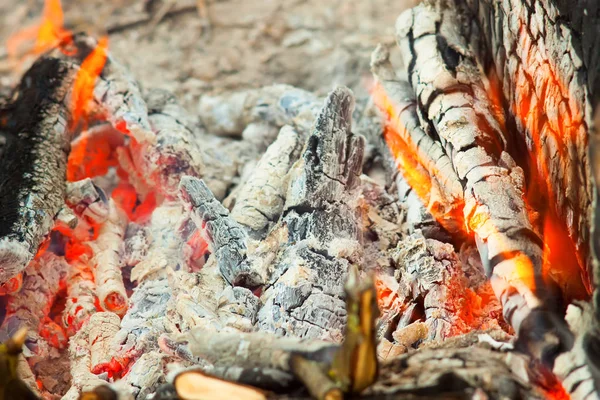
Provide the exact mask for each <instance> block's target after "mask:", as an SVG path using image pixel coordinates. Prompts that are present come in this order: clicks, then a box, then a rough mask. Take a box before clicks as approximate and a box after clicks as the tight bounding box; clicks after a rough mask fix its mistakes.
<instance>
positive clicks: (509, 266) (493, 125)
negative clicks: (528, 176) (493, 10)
mask: <svg viewBox="0 0 600 400" xmlns="http://www.w3.org/2000/svg"><path fill="white" fill-rule="evenodd" d="M414 21H422V22H414ZM425 21H427V22H425ZM397 26H398V29H399V30H398V41H399V44H400V49H401V51H402V54H403V56H404V57H405V59H406V60H407V63H408V64H409V65H410V67H409V70H408V74H409V79H410V81H411V84H412V87H413V88H414V90H415V92H416V95H417V102H418V104H419V109H420V110H421V112H420V118H421V119H422V121H423V123H424V124H431V126H432V128H434V129H435V132H436V134H437V135H439V140H440V141H441V143H442V145H444V147H445V148H446V152H447V153H450V154H452V164H453V165H454V167H455V169H456V172H457V175H458V178H459V179H461V180H462V181H463V182H464V184H463V185H464V193H465V208H464V214H465V221H466V224H467V227H468V229H469V230H472V231H473V232H474V233H475V235H476V236H475V238H476V241H477V244H478V247H479V249H480V250H479V251H480V254H482V255H483V256H482V259H483V261H484V266H485V267H486V270H487V271H488V273H489V274H491V275H492V286H493V287H494V290H495V292H496V295H497V296H498V298H500V299H501V301H502V303H503V308H504V316H505V318H506V319H507V320H508V321H509V322H510V323H511V325H512V326H513V327H514V329H515V330H516V331H517V332H519V330H520V326H521V323H522V321H523V320H525V319H526V318H527V317H528V316H529V315H530V312H531V311H530V310H531V309H533V308H542V309H546V310H549V311H555V310H556V309H555V306H554V305H553V300H552V299H551V295H552V293H551V292H549V291H548V290H547V285H546V284H545V282H544V276H543V275H542V253H543V251H542V247H541V243H542V242H541V239H540V238H539V236H538V235H537V234H536V233H535V231H534V230H533V227H532V225H531V222H530V221H529V217H528V214H527V209H526V205H525V204H524V202H523V192H522V190H523V189H522V186H521V185H522V184H521V182H523V180H524V178H523V176H522V170H521V169H520V168H518V167H517V166H516V164H515V162H514V160H513V159H512V158H511V157H510V155H509V154H508V153H506V151H505V150H506V146H507V144H506V142H507V139H506V138H505V136H504V133H503V125H504V121H503V120H498V119H497V118H498V116H497V112H495V111H494V109H493V104H492V103H491V101H490V99H489V98H488V95H487V93H486V90H485V87H484V85H483V79H482V77H481V76H480V75H479V69H478V65H477V61H476V60H475V59H474V58H473V57H472V56H471V55H470V52H469V49H468V42H467V41H466V40H465V39H464V37H463V36H462V35H463V33H462V32H461V31H460V24H459V23H458V16H457V14H456V13H455V11H454V10H452V9H450V8H444V7H443V6H441V5H440V4H438V5H437V6H436V8H435V9H434V8H433V7H427V6H419V7H416V8H414V9H412V10H411V11H409V12H407V13H406V14H403V15H402V16H401V17H400V18H399V19H398V22H397ZM439 26H443V28H444V29H443V30H440V28H439ZM415 30H418V32H416V33H415ZM417 37H419V41H418V45H417V43H416V42H415V39H414V38H417ZM446 40H447V41H450V40H452V42H443V41H446ZM440 41H442V42H441V43H442V44H439V43H438V42H440ZM444 52H445V53H444ZM431 60H435V63H434V62H432V61H431ZM432 69H434V70H433V71H432ZM500 196H504V197H500ZM525 334H526V333H525V332H520V336H524V335H525Z"/></svg>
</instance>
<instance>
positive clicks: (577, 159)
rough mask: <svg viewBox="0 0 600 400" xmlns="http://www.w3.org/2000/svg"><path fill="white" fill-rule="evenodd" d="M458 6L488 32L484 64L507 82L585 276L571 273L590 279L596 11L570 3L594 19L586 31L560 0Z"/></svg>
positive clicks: (535, 166) (536, 167)
mask: <svg viewBox="0 0 600 400" xmlns="http://www.w3.org/2000/svg"><path fill="white" fill-rule="evenodd" d="M459 3H466V5H467V7H468V8H469V9H470V10H471V11H472V13H473V15H474V16H475V17H476V18H477V20H478V22H479V25H480V26H481V31H482V32H483V33H484V35H483V38H484V39H485V45H486V46H485V47H484V48H483V49H482V51H481V53H482V54H481V55H480V58H481V59H482V60H485V62H486V65H485V67H486V69H487V71H490V70H494V71H495V73H496V74H497V76H498V77H499V79H500V82H501V88H502V92H503V94H504V98H505V99H506V101H507V103H508V104H507V105H508V109H509V110H510V112H511V114H512V115H513V117H514V119H515V122H516V125H517V128H518V131H519V133H520V135H521V137H522V140H523V141H524V142H525V145H526V148H527V151H528V152H529V153H530V154H531V156H532V158H533V160H532V163H531V164H532V165H531V168H532V170H533V171H532V173H533V174H536V173H537V176H535V175H534V176H532V179H536V180H538V181H539V183H538V184H539V187H540V188H541V190H542V191H543V192H545V193H546V195H547V196H548V198H549V200H547V201H548V202H549V205H550V208H551V209H553V211H554V212H555V213H557V215H558V216H559V217H560V220H561V221H562V224H563V225H564V226H566V229H567V230H568V234H569V236H570V237H571V240H572V241H573V242H574V243H575V245H576V247H577V252H576V257H577V261H578V263H579V267H580V271H573V272H572V273H573V274H574V275H575V274H577V272H579V273H580V274H581V275H583V279H584V281H586V280H587V279H588V278H587V270H586V269H587V268H586V265H587V262H588V260H587V256H588V244H587V243H588V241H589V230H590V229H589V221H588V216H587V215H588V212H589V208H590V205H591V201H592V182H591V179H590V177H591V169H590V163H589V158H588V138H589V129H590V127H591V119H592V109H591V105H592V104H591V98H592V96H594V95H595V96H596V97H597V96H599V94H598V93H595V94H593V93H590V88H591V87H592V86H593V85H589V84H590V83H592V82H590V81H588V79H591V78H593V77H594V75H596V76H597V71H598V66H597V65H594V63H593V62H592V63H590V58H592V57H593V56H592V54H596V57H597V54H598V53H599V52H600V48H598V46H596V47H595V48H593V47H590V46H589V44H591V43H590V42H593V41H594V40H596V41H597V39H594V38H593V36H594V35H592V36H588V35H589V32H590V30H594V29H597V26H598V14H597V11H596V12H595V13H594V8H595V9H596V10H597V5H594V4H592V3H594V2H590V4H587V5H586V4H585V2H584V1H578V2H573V3H571V4H569V7H568V8H569V9H571V10H566V11H569V13H572V14H581V13H584V14H585V15H586V16H587V17H586V20H587V22H588V23H589V24H588V23H586V25H580V24H579V22H581V20H579V21H569V19H570V18H569V16H568V14H563V13H561V12H560V11H559V8H557V6H556V4H557V3H559V1H553V0H543V1H533V2H529V1H520V0H519V1H517V0H511V1H497V0H482V1H472V0H466V1H464V2H459ZM560 3H562V4H564V2H562V1H561V2H560ZM572 22H575V25H574V24H573V23H572ZM577 25H579V26H577ZM574 28H578V29H580V30H575V29H574ZM584 31H587V33H586V34H585V35H582V32H584ZM583 42H586V43H588V45H587V46H585V47H584V46H582V44H583ZM584 52H586V53H587V57H586V56H585V55H584ZM597 82H598V81H597V79H596V84H595V86H596V87H597ZM541 194H542V193H540V195H541ZM588 290H589V287H588Z"/></svg>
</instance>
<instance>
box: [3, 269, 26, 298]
mask: <svg viewBox="0 0 600 400" xmlns="http://www.w3.org/2000/svg"><path fill="white" fill-rule="evenodd" d="M22 285H23V273H20V274H18V275H17V276H15V277H14V278H11V279H9V280H8V282H6V283H5V284H4V285H1V286H0V296H5V295H7V294H13V293H17V292H18V291H19V290H21V286H22Z"/></svg>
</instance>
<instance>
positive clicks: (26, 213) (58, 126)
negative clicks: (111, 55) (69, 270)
mask: <svg viewBox="0 0 600 400" xmlns="http://www.w3.org/2000/svg"><path fill="white" fill-rule="evenodd" d="M74 78H75V70H74V68H72V67H71V66H70V65H69V64H68V63H65V62H63V61H61V60H60V59H57V58H52V57H44V58H41V59H40V60H39V61H37V62H36V63H35V64H34V65H33V66H32V67H31V68H30V69H29V71H28V72H27V73H26V74H25V75H24V77H23V79H22V82H21V85H20V86H19V87H18V89H17V92H16V93H17V96H18V97H17V98H16V100H15V101H14V102H13V103H11V104H9V105H8V106H7V108H6V109H4V110H0V115H1V116H2V118H3V122H2V124H1V125H0V133H1V134H2V136H3V137H4V138H5V139H6V145H5V147H4V150H3V154H2V157H1V158H0V283H4V282H6V281H7V280H8V279H10V278H11V277H13V276H14V275H15V274H17V273H19V272H20V271H22V270H23V269H24V268H25V267H26V265H27V263H28V262H29V261H30V260H31V259H32V258H33V256H34V255H35V253H36V252H37V248H38V246H39V245H40V243H41V241H42V239H43V238H44V236H45V235H46V234H47V233H48V232H49V230H50V228H51V227H52V224H53V220H54V217H55V216H56V214H57V213H58V212H59V210H60V208H61V207H62V205H63V204H64V202H63V201H64V200H63V199H64V194H65V173H66V163H67V155H68V152H69V142H70V140H71V135H70V133H69V132H68V130H67V123H68V120H69V110H68V104H67V101H68V92H69V90H70V89H71V86H72V84H73V80H74Z"/></svg>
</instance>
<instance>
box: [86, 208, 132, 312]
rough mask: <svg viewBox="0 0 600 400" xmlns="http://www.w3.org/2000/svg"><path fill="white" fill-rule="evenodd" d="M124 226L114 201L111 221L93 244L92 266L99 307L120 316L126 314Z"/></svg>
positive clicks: (110, 210)
mask: <svg viewBox="0 0 600 400" xmlns="http://www.w3.org/2000/svg"><path fill="white" fill-rule="evenodd" d="M125 224H126V220H125V217H124V213H123V211H122V210H120V209H119V208H118V206H117V205H116V204H115V203H114V201H113V200H112V199H111V200H110V202H109V214H108V218H107V220H106V221H105V222H104V223H103V224H102V225H101V226H100V228H99V231H98V237H97V238H96V240H95V241H94V242H93V243H91V244H90V245H91V247H92V249H93V250H94V257H93V259H92V263H93V265H94V267H93V268H94V281H95V283H96V293H97V296H98V300H99V301H100V305H101V307H102V308H103V309H104V310H107V311H113V312H115V313H117V314H119V315H121V316H122V315H123V314H125V311H126V310H127V292H126V291H125V285H124V283H123V276H122V274H121V253H122V252H123V236H124V234H125Z"/></svg>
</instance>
